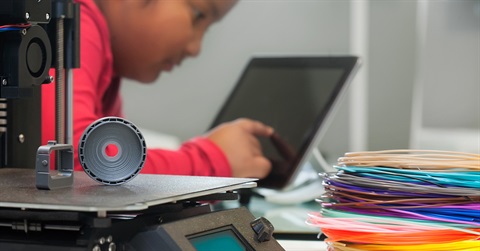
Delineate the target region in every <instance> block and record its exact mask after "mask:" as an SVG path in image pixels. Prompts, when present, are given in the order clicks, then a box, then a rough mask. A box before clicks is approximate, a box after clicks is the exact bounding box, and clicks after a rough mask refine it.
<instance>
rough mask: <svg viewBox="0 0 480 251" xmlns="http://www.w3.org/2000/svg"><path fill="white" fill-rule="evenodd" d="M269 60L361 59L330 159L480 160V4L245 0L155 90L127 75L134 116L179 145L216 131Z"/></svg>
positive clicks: (331, 137) (327, 149) (334, 127)
mask: <svg viewBox="0 0 480 251" xmlns="http://www.w3.org/2000/svg"><path fill="white" fill-rule="evenodd" d="M159 43H161V41H159ZM262 55H267V56H268V55H275V56H278V55H280V56H289V55H292V56H310V55H357V56H360V57H361V58H362V61H363V65H362V67H361V69H360V71H359V72H358V73H357V74H356V76H355V78H354V81H353V82H352V85H351V86H350V88H349V91H348V94H347V95H346V96H345V97H344V98H343V100H342V102H341V104H340V107H339V109H337V112H336V113H335V114H334V116H333V121H332V122H331V123H330V125H329V126H328V128H327V131H326V134H325V136H324V137H323V139H322V140H321V142H320V144H319V146H318V148H319V150H320V152H321V153H322V154H323V156H324V157H325V158H326V160H327V162H330V163H335V161H336V159H337V158H338V157H339V156H342V155H343V154H344V153H345V152H348V151H359V150H383V149H400V148H402V149H403V148H423V149H432V150H433V149H437V150H453V151H466V152H475V153H480V0H430V1H421V0H418V1H413V0H412V1H410V0H389V1H384V0H370V1H368V0H241V1H239V3H238V4H237V6H236V7H235V8H234V9H232V11H231V12H230V13H229V14H228V15H227V16H226V17H225V18H224V19H223V20H222V21H221V22H219V23H218V24H215V25H214V26H212V27H211V29H210V30H209V31H208V32H207V35H206V37H205V39H204V44H203V47H202V52H201V54H200V56H199V57H197V58H195V59H189V60H186V61H185V62H184V63H183V64H182V65H181V67H178V68H176V69H175V70H174V71H173V72H171V73H163V74H162V75H161V77H160V78H159V79H158V80H157V82H156V83H154V84H152V85H145V84H139V83H136V82H134V81H130V80H124V83H123V87H122V88H123V89H122V94H123V97H124V103H125V115H126V117H127V118H128V119H129V120H131V121H132V122H134V123H135V124H137V125H138V126H140V127H141V128H144V130H145V131H146V132H147V134H149V133H151V132H157V133H160V134H162V135H164V136H166V137H165V139H166V140H167V141H169V142H170V143H169V144H166V145H165V146H166V147H173V148H174V147H175V145H176V143H175V142H177V141H178V142H181V141H184V140H187V139H189V138H191V137H194V136H196V135H200V134H202V133H204V132H205V131H206V130H207V129H208V128H209V125H210V124H211V123H212V121H213V119H214V116H215V115H216V113H217V112H218V110H219V109H220V108H221V106H222V104H223V102H224V101H225V99H226V98H227V95H228V94H229V93H230V91H231V89H232V88H233V87H234V85H235V83H236V81H237V80H238V78H239V76H240V74H241V73H242V71H243V69H244V67H245V66H246V64H247V62H248V61H249V59H250V58H251V57H252V56H262ZM172 142H173V143H172ZM147 144H148V137H147Z"/></svg>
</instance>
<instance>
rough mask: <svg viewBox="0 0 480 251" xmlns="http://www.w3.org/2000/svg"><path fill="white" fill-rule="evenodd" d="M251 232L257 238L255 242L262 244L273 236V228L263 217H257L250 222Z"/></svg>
mask: <svg viewBox="0 0 480 251" xmlns="http://www.w3.org/2000/svg"><path fill="white" fill-rule="evenodd" d="M250 226H252V229H253V231H254V232H255V234H256V236H257V241H259V242H264V241H269V240H270V238H271V237H272V235H273V230H274V227H273V225H272V223H270V221H268V220H267V219H266V218H264V217H259V218H257V219H255V220H253V221H252V222H250Z"/></svg>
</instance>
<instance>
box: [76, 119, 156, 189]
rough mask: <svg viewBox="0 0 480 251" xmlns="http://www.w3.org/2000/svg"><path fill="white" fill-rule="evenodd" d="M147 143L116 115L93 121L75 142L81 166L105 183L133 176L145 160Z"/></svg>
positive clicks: (133, 127)
mask: <svg viewBox="0 0 480 251" xmlns="http://www.w3.org/2000/svg"><path fill="white" fill-rule="evenodd" d="M146 157H147V147H146V143H145V139H144V138H143V136H142V134H141V133H140V131H139V130H138V128H137V127H136V126H135V125H134V124H132V123H131V122H129V121H127V120H125V119H122V118H118V117H105V118H102V119H99V120H97V121H95V122H93V123H92V124H91V125H90V126H88V127H87V129H86V130H85V131H84V132H83V135H82V137H81V138H80V142H79V143H78V158H79V160H80V164H81V165H82V167H83V170H85V172H86V173H87V174H88V175H89V176H90V177H91V178H92V179H94V180H96V181H98V182H100V183H103V184H106V185H120V184H123V183H125V182H128V181H130V180H131V179H133V178H134V177H135V176H137V175H138V174H139V173H140V171H141V170H142V168H143V165H144V164H145V159H146Z"/></svg>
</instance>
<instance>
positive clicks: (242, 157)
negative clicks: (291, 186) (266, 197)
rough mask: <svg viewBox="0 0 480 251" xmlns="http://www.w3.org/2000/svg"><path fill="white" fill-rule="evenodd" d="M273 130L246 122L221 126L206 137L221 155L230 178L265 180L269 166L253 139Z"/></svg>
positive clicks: (248, 120)
mask: <svg viewBox="0 0 480 251" xmlns="http://www.w3.org/2000/svg"><path fill="white" fill-rule="evenodd" d="M272 134H273V128H271V127H269V126H266V125H264V124H262V123H261V122H258V121H254V120H250V119H237V120H235V121H232V122H229V123H224V124H222V125H220V126H218V127H216V128H214V129H213V130H212V131H210V132H209V133H208V134H207V138H208V139H210V140H211V141H213V142H214V143H215V144H217V145H218V146H219V147H220V148H221V149H222V150H223V152H224V153H225V155H226V157H227V159H228V162H229V163H230V166H231V168H232V176H233V177H245V178H247V177H248V178H265V177H266V176H267V175H268V174H269V173H270V169H271V168H272V165H271V163H270V161H269V160H268V159H267V158H265V157H264V156H263V153H262V149H261V145H260V142H259V141H258V139H257V136H261V137H270V136H271V135H272Z"/></svg>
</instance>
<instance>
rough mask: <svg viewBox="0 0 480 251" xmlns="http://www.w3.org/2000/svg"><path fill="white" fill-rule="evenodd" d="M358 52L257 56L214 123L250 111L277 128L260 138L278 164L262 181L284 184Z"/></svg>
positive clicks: (263, 183) (249, 115) (264, 184)
mask: <svg viewBox="0 0 480 251" xmlns="http://www.w3.org/2000/svg"><path fill="white" fill-rule="evenodd" d="M356 61H357V59H356V58H355V57H342V58H331V57H320V58H254V59H252V60H251V61H250V63H249V64H248V66H247V68H246V69H245V71H244V73H243V75H242V77H241V78H240V81H239V82H238V83H237V85H236V87H235V88H234V90H233V92H232V93H231V95H230V97H229V98H228V99H227V101H226V103H225V105H224V106H223V107H222V109H221V111H220V113H219V114H218V116H217V118H216V119H215V121H214V123H213V125H212V126H216V125H218V124H220V123H222V122H227V121H231V120H234V119H237V118H241V117H245V118H251V119H255V120H259V121H261V122H263V123H265V124H267V125H270V126H272V127H273V128H274V129H275V132H276V133H275V135H274V136H273V137H272V138H269V139H265V138H260V141H261V144H262V150H263V152H264V154H265V156H267V157H268V158H269V160H270V161H271V162H272V164H273V169H272V173H271V174H270V175H269V177H267V178H266V179H264V180H261V181H259V186H262V187H270V188H282V187H284V186H285V185H286V184H287V183H288V181H289V180H290V177H291V176H292V175H293V174H294V172H295V170H296V169H297V168H298V165H299V163H300V162H301V160H302V158H303V157H304V155H305V154H306V153H307V149H308V148H309V146H310V144H312V142H313V139H314V137H315V135H316V134H317V133H318V130H319V129H320V128H321V125H322V123H323V121H324V119H325V117H326V115H327V114H328V112H329V110H330V109H331V108H332V106H333V103H334V101H335V99H336V98H337V96H338V95H339V93H340V91H341V90H342V89H343V87H344V85H345V82H346V81H347V78H348V75H349V74H350V72H351V71H352V68H353V66H354V65H355V62H356Z"/></svg>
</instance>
